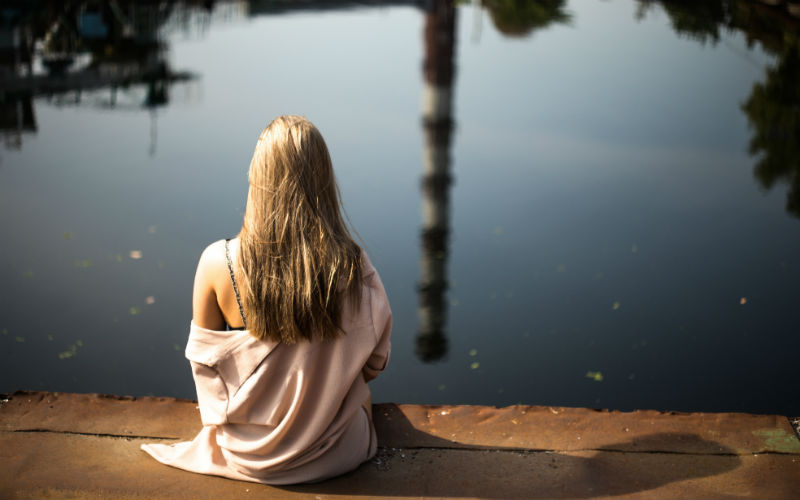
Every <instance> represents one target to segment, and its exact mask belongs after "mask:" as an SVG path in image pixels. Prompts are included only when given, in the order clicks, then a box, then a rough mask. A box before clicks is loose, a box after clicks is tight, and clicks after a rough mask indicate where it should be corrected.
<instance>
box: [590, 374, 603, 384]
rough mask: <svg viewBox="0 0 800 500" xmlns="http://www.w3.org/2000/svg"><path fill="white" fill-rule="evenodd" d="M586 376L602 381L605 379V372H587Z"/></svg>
mask: <svg viewBox="0 0 800 500" xmlns="http://www.w3.org/2000/svg"><path fill="white" fill-rule="evenodd" d="M586 378H590V379H592V380H594V381H595V382H602V381H603V373H602V372H586Z"/></svg>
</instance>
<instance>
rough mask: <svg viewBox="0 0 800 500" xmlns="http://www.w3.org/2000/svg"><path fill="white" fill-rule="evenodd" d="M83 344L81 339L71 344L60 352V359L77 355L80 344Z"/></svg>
mask: <svg viewBox="0 0 800 500" xmlns="http://www.w3.org/2000/svg"><path fill="white" fill-rule="evenodd" d="M81 345H83V343H82V342H81V341H80V340H78V341H77V342H75V343H74V344H72V345H70V346H69V348H67V350H66V351H63V352H60V353H58V359H69V358H71V357H72V356H75V355H76V354H78V346H81Z"/></svg>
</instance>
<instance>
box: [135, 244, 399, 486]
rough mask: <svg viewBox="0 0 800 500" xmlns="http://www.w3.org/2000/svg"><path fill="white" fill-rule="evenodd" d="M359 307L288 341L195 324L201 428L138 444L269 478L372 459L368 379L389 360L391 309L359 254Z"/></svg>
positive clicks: (195, 468) (346, 467) (164, 456)
mask: <svg viewBox="0 0 800 500" xmlns="http://www.w3.org/2000/svg"><path fill="white" fill-rule="evenodd" d="M363 261H364V268H363V286H362V295H361V307H360V308H359V309H358V310H356V311H353V310H352V308H351V307H349V305H348V304H345V305H344V309H343V311H342V329H343V330H344V331H345V333H346V334H345V335H343V336H341V337H339V338H337V339H335V340H329V341H315V342H298V343H296V344H293V345H289V344H281V343H278V342H273V341H262V340H258V339H256V338H255V337H253V336H251V335H250V334H249V333H248V332H247V331H224V332H223V331H215V330H207V329H205V328H201V327H199V326H197V325H195V324H194V323H192V324H191V328H190V331H189V341H188V344H187V346H186V357H187V358H188V359H189V361H190V362H191V365H192V373H193V375H194V381H195V385H196V386H197V399H198V404H199V407H200V418H201V420H202V422H203V430H201V431H200V433H199V434H198V435H197V436H196V437H195V438H194V440H193V441H188V442H183V443H178V444H174V445H167V444H144V445H142V449H143V450H144V451H146V452H147V453H149V454H150V455H151V456H152V457H153V458H155V459H156V460H158V461H159V462H161V463H163V464H166V465H171V466H173V467H178V468H180V469H184V470H188V471H192V472H199V473H202V474H213V475H216V476H223V477H228V478H231V479H241V480H245V481H253V482H259V483H268V484H291V483H301V482H311V481H320V480H323V479H326V478H329V477H333V476H336V475H339V474H343V473H345V472H348V471H350V470H353V469H355V468H356V467H358V465H359V464H361V463H362V462H364V461H365V460H368V459H370V458H372V456H374V455H375V452H376V447H377V445H376V438H375V428H374V427H373V425H372V420H371V419H370V418H369V416H368V415H367V412H366V410H365V409H364V406H363V405H364V402H365V401H366V400H367V397H368V396H369V387H368V386H367V383H366V382H365V376H366V377H367V379H372V378H374V377H375V376H377V375H378V373H379V372H380V371H382V370H383V369H384V367H385V366H386V363H387V361H388V359H389V351H390V341H389V336H390V334H391V329H392V313H391V310H390V308H389V301H388V299H387V297H386V292H385V290H384V288H383V284H382V283H381V280H380V277H379V276H378V273H377V271H376V270H375V268H374V267H373V266H372V264H371V263H370V262H369V259H368V258H367V257H366V254H364V259H363Z"/></svg>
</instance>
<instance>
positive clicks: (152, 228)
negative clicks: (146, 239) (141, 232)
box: [147, 226, 156, 234]
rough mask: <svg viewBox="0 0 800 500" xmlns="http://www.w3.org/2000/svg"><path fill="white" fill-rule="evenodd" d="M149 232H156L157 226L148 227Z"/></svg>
mask: <svg viewBox="0 0 800 500" xmlns="http://www.w3.org/2000/svg"><path fill="white" fill-rule="evenodd" d="M147 232H148V233H150V234H156V226H150V227H148V228H147Z"/></svg>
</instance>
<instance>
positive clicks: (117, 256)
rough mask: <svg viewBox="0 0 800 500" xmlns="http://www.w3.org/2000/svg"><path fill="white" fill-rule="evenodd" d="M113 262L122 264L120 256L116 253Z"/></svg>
mask: <svg viewBox="0 0 800 500" xmlns="http://www.w3.org/2000/svg"><path fill="white" fill-rule="evenodd" d="M114 260H116V261H117V262H122V254H121V253H118V254H117V255H115V256H114Z"/></svg>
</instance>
